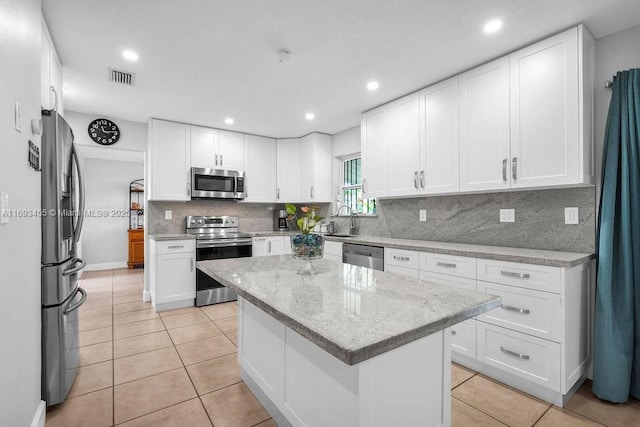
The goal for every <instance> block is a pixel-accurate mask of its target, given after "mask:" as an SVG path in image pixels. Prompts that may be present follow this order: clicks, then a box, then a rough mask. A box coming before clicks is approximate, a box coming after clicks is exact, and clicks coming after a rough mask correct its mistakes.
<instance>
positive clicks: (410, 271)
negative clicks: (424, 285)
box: [384, 265, 420, 279]
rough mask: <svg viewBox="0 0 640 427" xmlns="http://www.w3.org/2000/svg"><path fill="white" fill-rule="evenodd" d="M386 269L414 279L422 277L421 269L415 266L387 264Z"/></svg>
mask: <svg viewBox="0 0 640 427" xmlns="http://www.w3.org/2000/svg"><path fill="white" fill-rule="evenodd" d="M384 271H386V272H388V273H396V274H402V275H403V276H407V277H412V278H414V279H419V278H420V271H418V270H417V269H415V268H407V267H398V266H396V265H385V267H384Z"/></svg>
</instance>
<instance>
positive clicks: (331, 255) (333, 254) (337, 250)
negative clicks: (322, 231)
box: [323, 240, 342, 262]
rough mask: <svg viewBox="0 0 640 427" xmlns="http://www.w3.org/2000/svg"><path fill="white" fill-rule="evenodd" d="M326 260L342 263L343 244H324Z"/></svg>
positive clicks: (326, 242) (327, 242)
mask: <svg viewBox="0 0 640 427" xmlns="http://www.w3.org/2000/svg"><path fill="white" fill-rule="evenodd" d="M323 258H324V259H329V260H331V261H338V262H342V242H329V241H326V240H325V242H324V255H323Z"/></svg>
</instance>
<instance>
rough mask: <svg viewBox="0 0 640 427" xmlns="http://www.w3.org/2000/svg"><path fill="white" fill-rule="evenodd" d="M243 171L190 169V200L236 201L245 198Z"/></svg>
mask: <svg viewBox="0 0 640 427" xmlns="http://www.w3.org/2000/svg"><path fill="white" fill-rule="evenodd" d="M244 188H245V185H244V171H237V170H226V169H208V168H191V198H192V199H236V200H241V199H244V198H245V197H247V194H246V193H245V190H244Z"/></svg>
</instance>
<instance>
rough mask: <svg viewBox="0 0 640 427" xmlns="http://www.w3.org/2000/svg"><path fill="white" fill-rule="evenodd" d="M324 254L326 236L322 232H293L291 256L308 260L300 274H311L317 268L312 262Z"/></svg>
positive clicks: (299, 271) (314, 272)
mask: <svg viewBox="0 0 640 427" xmlns="http://www.w3.org/2000/svg"><path fill="white" fill-rule="evenodd" d="M323 254H324V236H323V235H321V234H314V233H309V234H293V235H292V236H291V256H293V257H294V258H296V259H300V260H303V261H306V263H305V266H304V267H302V268H301V269H300V270H298V274H301V275H304V276H311V275H314V274H316V269H315V268H313V264H312V263H311V261H312V260H314V259H319V258H322V255H323Z"/></svg>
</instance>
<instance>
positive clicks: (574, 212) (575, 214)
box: [564, 208, 580, 224]
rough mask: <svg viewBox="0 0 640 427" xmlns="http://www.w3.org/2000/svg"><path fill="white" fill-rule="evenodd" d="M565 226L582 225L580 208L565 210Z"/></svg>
mask: <svg viewBox="0 0 640 427" xmlns="http://www.w3.org/2000/svg"><path fill="white" fill-rule="evenodd" d="M564 223H565V224H580V213H579V211H578V208H564Z"/></svg>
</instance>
